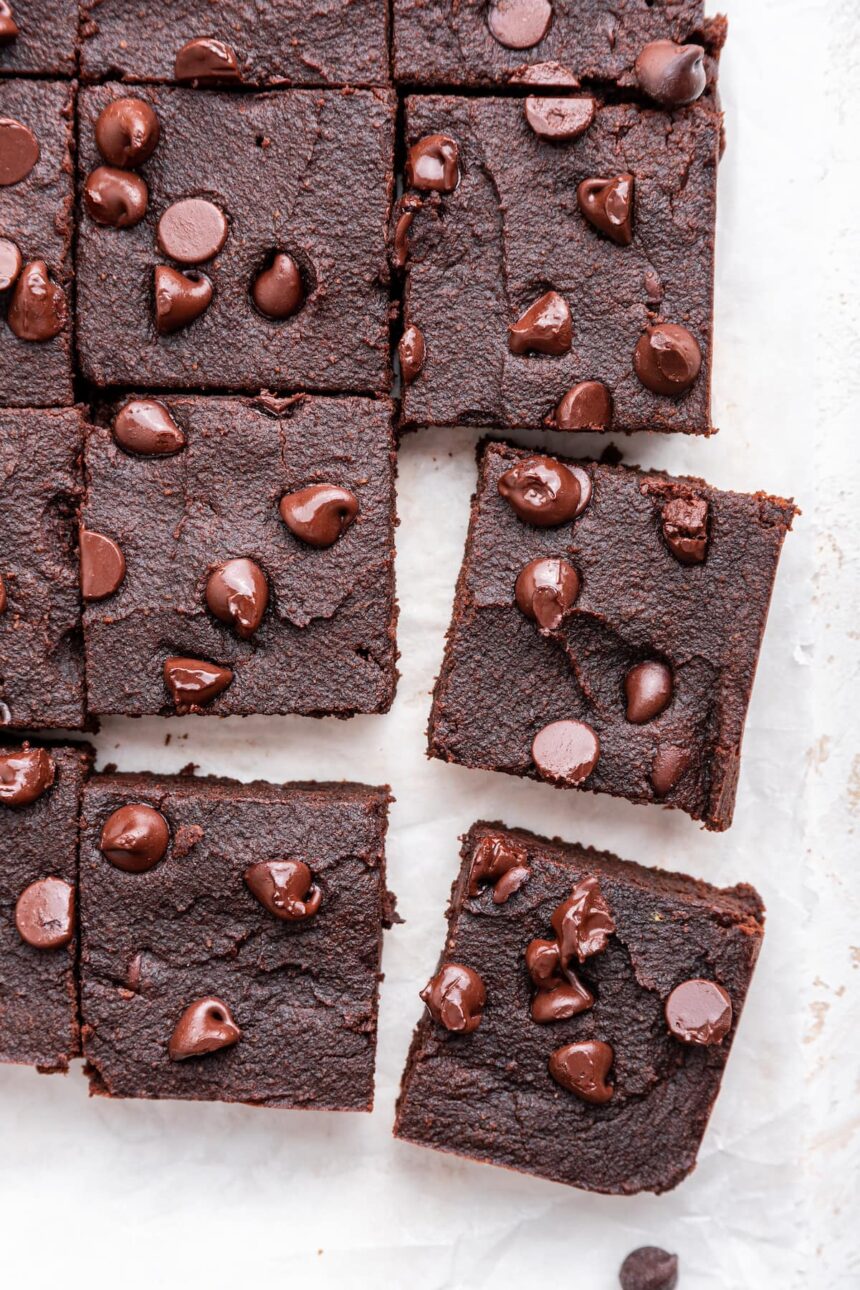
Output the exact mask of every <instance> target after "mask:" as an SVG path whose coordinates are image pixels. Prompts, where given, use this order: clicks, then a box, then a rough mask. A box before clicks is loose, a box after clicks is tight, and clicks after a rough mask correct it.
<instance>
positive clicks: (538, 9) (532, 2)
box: [487, 0, 552, 49]
mask: <svg viewBox="0 0 860 1290" xmlns="http://www.w3.org/2000/svg"><path fill="white" fill-rule="evenodd" d="M551 21H552V5H551V4H550V0H494V3H493V4H491V6H490V9H489V12H488V14H487V26H488V27H489V29H490V34H491V35H492V36H494V37H495V38H496V40H497V41H498V42H499V44H500V45H504V46H505V48H506V49H531V48H532V46H533V45H537V44H539V43H540V42H541V41H542V40H543V38H544V36H545V35H546V33H547V31H548V30H549V24H550V22H551Z"/></svg>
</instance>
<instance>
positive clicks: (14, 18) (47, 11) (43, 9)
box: [0, 0, 78, 77]
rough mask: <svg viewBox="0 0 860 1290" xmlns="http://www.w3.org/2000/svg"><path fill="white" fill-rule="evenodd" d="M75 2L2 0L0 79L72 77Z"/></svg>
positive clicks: (0, 12) (65, 0)
mask: <svg viewBox="0 0 860 1290" xmlns="http://www.w3.org/2000/svg"><path fill="white" fill-rule="evenodd" d="M77 37H78V0H5V3H4V4H3V5H0V77H4V76H10V77H12V76H50V77H54V76H74V74H75V68H76V66H77Z"/></svg>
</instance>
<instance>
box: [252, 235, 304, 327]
mask: <svg viewBox="0 0 860 1290" xmlns="http://www.w3.org/2000/svg"><path fill="white" fill-rule="evenodd" d="M251 296H252V297H253V300H254V304H255V305H256V306H257V308H258V309H259V311H260V313H261V314H264V315H265V317H266V318H274V319H275V320H276V321H278V322H280V321H282V320H283V319H284V318H291V317H292V315H293V314H294V313H297V312H298V311H299V309H301V307H302V305H303V304H304V302H305V288H304V283H303V282H302V274H301V270H300V269H299V266H298V265H297V264H296V262H295V260H294V259H293V257H292V256H291V255H287V253H286V252H285V251H276V252H275V254H274V256H273V257H272V262H271V264H270V265H269V266H268V268H266V269H263V271H262V273H259V274H258V275H257V277H256V278H255V279H254V284H253V286H252V287H251Z"/></svg>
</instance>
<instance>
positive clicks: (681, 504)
mask: <svg viewBox="0 0 860 1290" xmlns="http://www.w3.org/2000/svg"><path fill="white" fill-rule="evenodd" d="M661 525H662V528H663V537H664V538H665V540H666V545H667V546H668V548H669V550H670V551H671V552H672V554H673V556H674V557H675V559H676V560H680V562H681V564H701V563H702V561H703V560H704V558H705V553H706V552H707V549H708V503H707V501H706V500H705V498H704V497H696V496H695V495H691V496H690V497H672V498H670V500H669V501H668V502H666V503H665V505H664V507H663V513H662V515H661Z"/></svg>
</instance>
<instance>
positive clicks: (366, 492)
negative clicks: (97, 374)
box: [81, 396, 397, 717]
mask: <svg viewBox="0 0 860 1290" xmlns="http://www.w3.org/2000/svg"><path fill="white" fill-rule="evenodd" d="M105 421H106V423H105V424H103V425H100V426H98V427H95V428H93V429H92V430H90V431H89V433H88V438H87V445H86V473H87V497H86V502H85V504H84V507H83V513H82V524H83V528H82V535H81V545H82V552H83V555H82V567H83V579H84V585H83V595H84V600H85V608H84V638H85V647H86V659H87V669H88V691H89V707H90V710H91V711H92V712H94V713H123V714H125V715H128V716H140V715H142V714H144V713H158V712H162V713H174V712H177V711H179V712H188V711H195V712H197V711H204V712H214V713H217V714H219V715H226V714H228V713H239V714H242V715H247V714H249V713H254V712H263V713H286V712H298V713H303V714H305V715H310V716H324V715H330V714H334V715H336V716H341V717H346V716H351V715H353V714H354V713H356V712H382V711H386V710H387V709H388V708H389V707H390V705H391V700H392V697H393V694H394V686H395V680H396V675H397V674H396V668H395V663H396V648H395V625H396V604H395V600H394V442H393V437H392V432H391V405H390V404H389V403H388V402H387V401H384V400H379V401H373V400H370V399H359V398H343V399H329V398H313V397H302V396H299V397H296V398H293V399H285V400H277V399H274V398H271V397H268V398H266V397H263V398H259V399H257V400H253V399H226V398H199V397H186V398H182V397H175V396H171V397H169V398H159V399H157V400H156V399H144V398H134V399H130V400H127V401H125V402H123V403H121V404H119V405H117V406H116V407H114V408H113V409H110V410H106V411H105Z"/></svg>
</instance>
